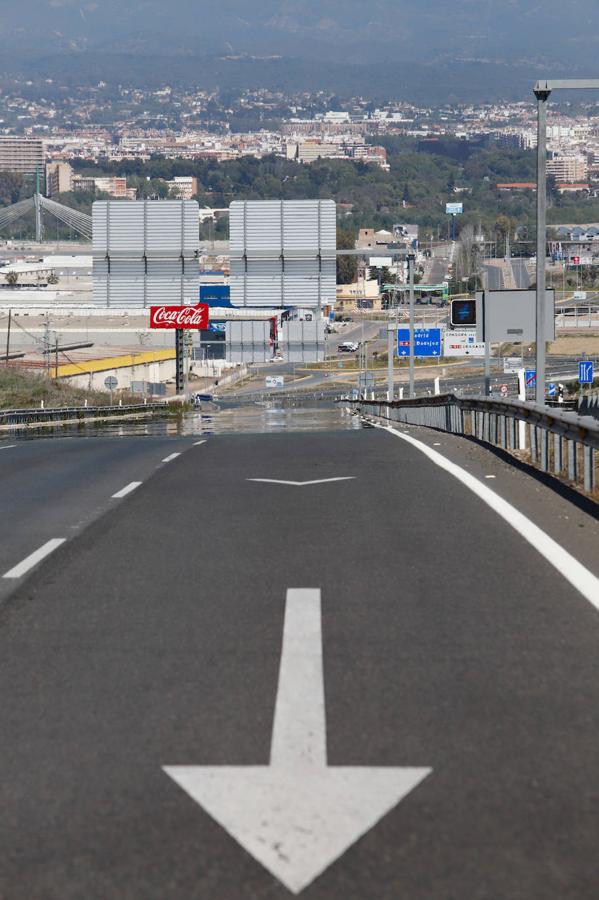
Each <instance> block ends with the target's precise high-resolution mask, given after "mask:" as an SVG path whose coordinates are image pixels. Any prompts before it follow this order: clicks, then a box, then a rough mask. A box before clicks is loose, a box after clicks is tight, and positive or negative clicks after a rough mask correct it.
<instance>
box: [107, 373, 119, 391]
mask: <svg viewBox="0 0 599 900" xmlns="http://www.w3.org/2000/svg"><path fill="white" fill-rule="evenodd" d="M118 384H119V383H118V380H117V379H116V378H115V377H114V375H109V376H108V377H107V378H105V379H104V387H106V388H108V390H109V391H114V390H115V388H117V387H118Z"/></svg>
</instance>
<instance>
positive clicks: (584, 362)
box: [578, 359, 593, 384]
mask: <svg viewBox="0 0 599 900" xmlns="http://www.w3.org/2000/svg"><path fill="white" fill-rule="evenodd" d="M578 380H579V382H580V383H581V384H592V383H593V363H592V361H591V360H588V359H581V360H580V362H579V363H578Z"/></svg>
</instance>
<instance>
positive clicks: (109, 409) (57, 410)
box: [0, 403, 166, 428]
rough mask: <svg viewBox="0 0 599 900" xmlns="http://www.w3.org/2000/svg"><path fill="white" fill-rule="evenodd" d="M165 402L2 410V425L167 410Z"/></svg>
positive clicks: (0, 422)
mask: <svg viewBox="0 0 599 900" xmlns="http://www.w3.org/2000/svg"><path fill="white" fill-rule="evenodd" d="M165 409H166V406H165V404H164V403H138V404H130V405H127V406H125V405H123V406H60V407H53V408H48V409H3V410H0V427H2V426H7V427H14V428H18V427H19V426H23V425H34V424H36V423H39V424H44V423H46V422H63V421H69V422H71V421H74V420H81V421H85V419H98V418H108V417H112V416H126V415H134V414H141V413H152V412H158V411H159V410H161V411H163V412H164V411H165Z"/></svg>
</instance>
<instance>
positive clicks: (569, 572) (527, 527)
mask: <svg viewBox="0 0 599 900" xmlns="http://www.w3.org/2000/svg"><path fill="white" fill-rule="evenodd" d="M376 427H377V428H380V429H382V430H383V431H387V432H388V433H389V434H393V435H395V437H398V438H399V439H400V440H401V441H407V442H408V443H409V444H412V445H413V446H414V447H417V448H418V450H420V451H421V452H422V453H424V455H425V456H428V458H429V459H430V460H432V462H434V463H436V465H438V466H440V468H442V469H445V471H446V472H449V473H450V474H451V475H453V476H454V477H455V478H457V479H458V481H461V482H462V484H463V485H465V486H466V487H467V488H469V489H470V490H471V491H472V492H473V493H474V494H476V495H477V497H479V498H480V499H481V500H483V501H484V502H485V503H486V504H487V505H488V506H490V507H491V509H493V510H494V511H495V512H496V513H497V515H499V516H501V518H502V519H504V521H506V522H507V523H508V525H511V526H512V528H513V529H514V530H515V531H517V532H518V534H520V535H521V536H522V537H523V538H524V540H526V541H528V543H529V544H530V545H531V546H532V547H534V548H535V550H537V552H538V553H540V554H541V556H542V557H543V558H544V559H546V560H547V562H548V563H550V564H551V565H552V566H553V567H554V568H555V569H557V571H558V572H559V573H560V574H561V575H563V577H564V578H565V579H566V581H568V582H569V583H570V584H571V585H572V587H574V588H576V590H577V591H579V592H580V593H581V594H582V596H583V597H585V598H586V599H587V600H588V601H589V603H591V604H592V605H593V606H594V607H595V609H599V578H597V576H596V575H593V573H592V572H591V571H589V569H587V568H586V567H585V566H583V564H582V563H581V562H579V561H578V560H577V559H576V558H575V557H574V556H572V554H571V553H568V551H567V550H564V548H563V547H562V546H561V545H560V544H558V542H557V541H554V540H553V538H551V537H549V535H548V534H545V532H544V531H543V530H542V529H541V528H539V526H538V525H535V523H534V522H532V521H531V520H530V519H529V518H527V516H525V515H524V514H523V513H521V512H520V511H519V510H517V509H516V507H515V506H512V504H511V503H508V501H507V500H504V499H503V497H500V496H499V494H496V493H495V491H492V490H491V488H488V487H487V486H486V485H485V484H483V483H482V481H479V480H478V479H477V478H475V477H474V475H471V474H470V473H469V472H466V471H465V469H462V468H461V467H460V466H458V465H456V464H455V463H453V462H450V461H449V460H448V459H445V457H444V456H442V455H441V454H440V453H438V452H437V451H436V450H432V449H431V448H430V447H427V446H426V444H423V443H422V442H421V441H418V440H416V438H413V437H412V436H411V435H408V434H403V433H400V432H398V431H395V429H394V428H390V427H388V426H387V425H377V426H376Z"/></svg>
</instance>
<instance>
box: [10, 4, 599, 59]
mask: <svg viewBox="0 0 599 900" xmlns="http://www.w3.org/2000/svg"><path fill="white" fill-rule="evenodd" d="M1 6H2V10H1V13H0V37H1V38H3V39H4V40H5V41H6V40H7V39H8V40H14V39H15V37H17V36H20V38H21V39H22V40H23V41H24V43H25V45H28V44H29V43H30V42H31V41H32V40H36V41H41V40H44V41H45V42H46V44H47V45H48V44H49V45H51V44H57V43H58V44H61V45H63V46H65V45H66V46H69V45H72V46H73V47H75V48H77V49H85V48H86V47H96V46H98V47H105V46H110V45H112V46H113V47H115V48H117V49H118V48H120V47H122V46H128V47H129V48H130V49H132V50H133V51H135V50H139V49H143V45H144V43H147V42H150V44H152V42H157V41H159V42H160V43H161V46H162V49H172V50H173V51H178V50H181V49H188V50H193V51H194V52H199V53H202V54H205V53H211V52H216V53H220V52H227V51H228V52H235V53H260V54H264V53H273V54H274V53H282V54H284V55H292V56H298V57H310V56H317V55H318V54H325V53H326V54H327V56H332V57H333V58H336V59H340V60H342V59H344V57H345V58H346V56H347V54H348V53H349V52H351V53H352V56H353V58H354V59H355V61H364V62H367V61H372V60H376V59H379V58H384V59H392V58H394V57H396V56H397V54H401V55H402V56H403V57H409V58H415V59H421V60H422V59H423V58H428V59H429V60H434V57H435V55H437V54H441V55H447V56H456V57H469V56H473V57H477V58H490V59H493V60H494V61H496V60H500V59H502V60H506V61H513V60H520V61H522V60H525V59H526V58H527V57H530V58H533V59H538V58H539V57H542V58H554V59H555V62H556V64H558V65H559V64H561V63H562V62H566V63H567V62H579V63H584V62H586V61H588V62H589V63H592V62H593V61H594V60H595V59H599V40H598V38H597V34H598V33H599V0H500V2H499V0H453V2H450V0H370V2H368V0H299V2H298V0H217V2H215V0H3V2H2V4H1ZM381 54H382V57H381Z"/></svg>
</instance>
